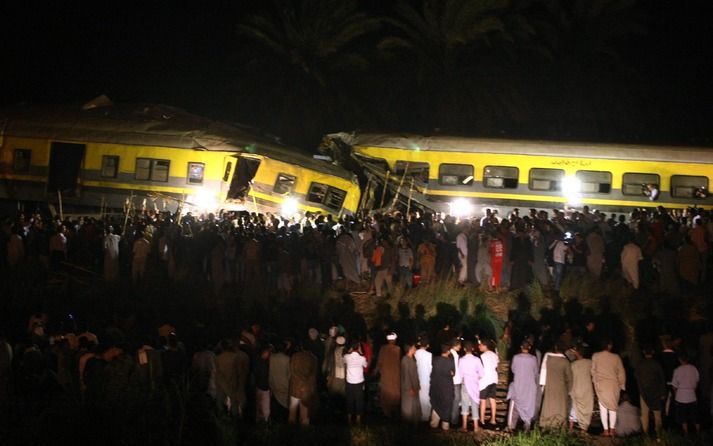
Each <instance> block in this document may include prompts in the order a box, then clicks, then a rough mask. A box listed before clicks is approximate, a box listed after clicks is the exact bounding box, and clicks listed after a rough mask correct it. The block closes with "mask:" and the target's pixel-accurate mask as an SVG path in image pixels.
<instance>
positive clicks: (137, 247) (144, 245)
mask: <svg viewBox="0 0 713 446" xmlns="http://www.w3.org/2000/svg"><path fill="white" fill-rule="evenodd" d="M132 253H133V258H132V262H131V279H132V282H133V283H134V285H136V284H137V283H139V282H141V281H143V279H144V275H146V260H147V259H148V257H149V254H150V253H151V242H149V241H148V239H147V238H146V237H145V236H144V232H143V231H141V232H139V233H138V237H137V238H136V240H135V241H134V245H133V249H132Z"/></svg>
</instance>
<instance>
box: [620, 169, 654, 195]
mask: <svg viewBox="0 0 713 446" xmlns="http://www.w3.org/2000/svg"><path fill="white" fill-rule="evenodd" d="M647 184H653V185H654V186H656V188H657V189H658V187H659V185H660V184H661V178H660V177H659V176H658V175H656V174H655V173H625V174H624V176H623V177H622V180H621V193H622V194H624V195H646V185H647Z"/></svg>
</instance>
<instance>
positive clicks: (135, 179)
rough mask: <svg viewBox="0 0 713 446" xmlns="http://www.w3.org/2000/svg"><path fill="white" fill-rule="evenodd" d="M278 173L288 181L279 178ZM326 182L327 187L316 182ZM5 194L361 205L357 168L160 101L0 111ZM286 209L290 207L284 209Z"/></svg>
mask: <svg viewBox="0 0 713 446" xmlns="http://www.w3.org/2000/svg"><path fill="white" fill-rule="evenodd" d="M281 175H282V177H284V178H288V180H291V182H290V181H288V180H284V178H283V179H282V180H281V178H282V177H281ZM322 189H324V190H326V192H325V194H324V195H323V196H320V195H318V194H317V193H316V192H314V191H317V190H322ZM0 198H2V199H5V200H13V201H23V202H28V201H29V202H49V203H57V204H58V202H59V201H60V200H61V201H62V204H63V206H65V207H72V208H78V209H82V208H85V209H86V208H87V207H93V208H94V209H99V208H102V209H107V210H110V209H122V208H124V206H125V205H126V204H127V202H130V205H131V206H133V207H134V208H136V209H141V208H148V209H156V210H169V211H175V210H176V209H177V208H178V207H179V206H180V207H182V208H183V209H184V210H195V211H209V212H215V211H219V210H223V209H225V210H228V209H237V210H240V209H245V210H249V211H257V212H282V211H283V210H284V211H289V212H290V213H296V212H299V211H313V212H322V213H330V214H334V215H339V214H343V213H353V212H356V210H357V209H356V208H357V203H358V202H359V188H358V185H357V184H356V180H355V179H354V175H353V174H351V173H349V172H347V171H346V170H344V169H341V168H339V167H337V166H334V165H331V164H328V163H326V162H322V161H319V160H315V159H313V158H312V157H310V156H308V155H306V154H303V153H301V152H299V151H298V150H297V149H294V148H290V147H286V146H282V145H281V144H279V143H277V142H276V141H273V140H271V139H269V138H266V137H263V136H260V135H256V134H254V133H251V132H249V131H246V130H244V129H243V128H239V127H236V126H231V125H227V124H223V123H219V122H216V121H212V120H209V119H206V118H203V117H199V116H196V115H192V114H190V113H187V112H185V111H183V110H180V109H176V108H172V107H167V106H162V105H121V106H118V105H114V104H113V103H111V102H110V101H108V100H106V99H104V100H100V101H98V103H89V104H86V105H85V106H84V107H81V108H80V107H77V108H71V107H19V108H16V109H10V110H5V111H2V112H0ZM283 208H285V209H283Z"/></svg>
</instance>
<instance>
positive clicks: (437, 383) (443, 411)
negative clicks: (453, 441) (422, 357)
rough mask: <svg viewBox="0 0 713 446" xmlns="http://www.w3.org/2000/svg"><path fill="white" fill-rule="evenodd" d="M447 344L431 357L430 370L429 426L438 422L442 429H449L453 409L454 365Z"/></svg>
mask: <svg viewBox="0 0 713 446" xmlns="http://www.w3.org/2000/svg"><path fill="white" fill-rule="evenodd" d="M449 348H450V346H449V345H442V346H441V352H443V353H441V355H440V356H436V357H434V358H433V369H432V370H431V388H430V395H431V407H432V410H431V427H433V428H437V427H438V425H439V423H440V424H441V428H442V429H443V430H444V431H447V430H448V429H450V418H451V410H452V409H453V387H454V386H453V375H455V373H456V365H455V363H454V362H453V356H451V352H450V350H449Z"/></svg>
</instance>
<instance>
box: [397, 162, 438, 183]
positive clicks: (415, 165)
mask: <svg viewBox="0 0 713 446" xmlns="http://www.w3.org/2000/svg"><path fill="white" fill-rule="evenodd" d="M407 169H408V171H407ZM430 171H431V167H430V165H429V164H428V163H424V162H419V161H396V164H395V165H394V173H395V174H396V175H398V176H403V174H404V173H406V174H407V175H408V176H410V177H412V178H413V179H414V180H415V181H416V182H420V183H422V184H428V177H429V175H430Z"/></svg>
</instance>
